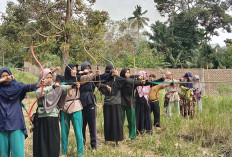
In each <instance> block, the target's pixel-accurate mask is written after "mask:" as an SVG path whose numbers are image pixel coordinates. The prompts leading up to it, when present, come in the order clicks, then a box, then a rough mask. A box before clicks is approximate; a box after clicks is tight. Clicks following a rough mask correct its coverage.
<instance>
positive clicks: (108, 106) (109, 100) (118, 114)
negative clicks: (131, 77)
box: [100, 76, 125, 141]
mask: <svg viewBox="0 0 232 157" xmlns="http://www.w3.org/2000/svg"><path fill="white" fill-rule="evenodd" d="M124 82H125V79H123V78H121V77H118V76H114V77H111V78H110V79H109V80H108V81H106V82H104V84H101V88H100V90H101V91H102V93H103V94H104V95H105V99H104V106H103V114H104V136H105V140H106V141H122V140H123V122H122V109H121V87H122V86H123V84H124ZM107 85H108V86H110V87H111V89H112V91H111V93H110V92H109V91H108V90H107V88H106V86H107Z"/></svg>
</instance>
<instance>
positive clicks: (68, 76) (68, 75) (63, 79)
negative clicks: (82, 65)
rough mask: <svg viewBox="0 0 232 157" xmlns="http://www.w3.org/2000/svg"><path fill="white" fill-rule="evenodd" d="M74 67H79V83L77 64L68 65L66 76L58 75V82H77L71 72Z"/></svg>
mask: <svg viewBox="0 0 232 157" xmlns="http://www.w3.org/2000/svg"><path fill="white" fill-rule="evenodd" d="M74 67H77V73H76V75H77V76H76V77H77V81H79V75H78V74H79V71H78V65H77V64H68V66H66V67H65V71H64V76H62V75H57V76H56V80H57V81H58V82H76V77H75V76H74V77H73V76H71V70H73V68H74Z"/></svg>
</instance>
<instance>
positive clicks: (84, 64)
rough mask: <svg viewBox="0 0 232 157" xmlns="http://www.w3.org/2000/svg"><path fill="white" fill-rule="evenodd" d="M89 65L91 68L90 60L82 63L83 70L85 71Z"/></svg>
mask: <svg viewBox="0 0 232 157" xmlns="http://www.w3.org/2000/svg"><path fill="white" fill-rule="evenodd" d="M87 66H89V67H90V69H91V64H90V63H89V62H83V63H82V64H81V71H84V70H85V68H86V67H87Z"/></svg>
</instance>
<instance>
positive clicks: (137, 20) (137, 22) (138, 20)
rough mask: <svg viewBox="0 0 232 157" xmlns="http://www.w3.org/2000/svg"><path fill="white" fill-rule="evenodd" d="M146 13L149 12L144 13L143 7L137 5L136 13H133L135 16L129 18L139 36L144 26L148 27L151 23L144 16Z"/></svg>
mask: <svg viewBox="0 0 232 157" xmlns="http://www.w3.org/2000/svg"><path fill="white" fill-rule="evenodd" d="M146 13H147V10H145V11H144V12H142V7H141V6H139V5H137V6H136V7H135V11H134V12H133V15H134V16H133V17H129V18H128V20H129V21H131V26H132V27H133V28H137V33H138V35H139V30H140V29H142V28H144V26H147V25H148V23H147V22H148V21H149V18H147V17H144V16H143V15H145V14H146Z"/></svg>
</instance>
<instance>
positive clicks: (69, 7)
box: [62, 0, 72, 72]
mask: <svg viewBox="0 0 232 157" xmlns="http://www.w3.org/2000/svg"><path fill="white" fill-rule="evenodd" d="M71 13H72V0H67V5H66V17H65V25H67V24H68V23H70V19H71V16H72V14H71ZM70 39H71V36H70V32H69V31H65V37H64V40H65V41H64V45H63V49H62V59H63V62H62V72H64V69H65V67H66V63H67V64H68V59H69V51H70ZM64 61H65V62H66V63H65V62H64Z"/></svg>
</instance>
